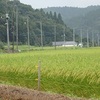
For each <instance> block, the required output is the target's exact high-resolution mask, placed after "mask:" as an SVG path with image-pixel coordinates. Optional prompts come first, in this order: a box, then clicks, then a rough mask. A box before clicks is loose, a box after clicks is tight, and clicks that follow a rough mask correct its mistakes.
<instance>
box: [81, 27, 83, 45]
mask: <svg viewBox="0 0 100 100" xmlns="http://www.w3.org/2000/svg"><path fill="white" fill-rule="evenodd" d="M82 34H83V33H82V29H81V44H82V45H83V42H82V38H83V36H82Z"/></svg>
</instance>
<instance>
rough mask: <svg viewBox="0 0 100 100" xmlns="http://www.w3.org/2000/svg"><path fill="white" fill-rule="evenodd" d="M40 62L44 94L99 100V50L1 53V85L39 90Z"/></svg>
mask: <svg viewBox="0 0 100 100" xmlns="http://www.w3.org/2000/svg"><path fill="white" fill-rule="evenodd" d="M39 60H41V90H42V91H47V92H52V93H60V94H64V95H72V96H73V95H74V96H78V97H87V98H93V97H94V98H100V48H88V49H62V50H60V49H58V50H52V49H49V50H47V49H46V50H41V51H31V52H24V53H16V54H1V55H0V83H7V84H8V83H9V84H12V85H20V86H23V87H28V88H33V89H37V88H38V87H37V78H38V69H37V66H38V61H39Z"/></svg>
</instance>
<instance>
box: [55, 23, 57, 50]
mask: <svg viewBox="0 0 100 100" xmlns="http://www.w3.org/2000/svg"><path fill="white" fill-rule="evenodd" d="M56 34H57V33H56V25H54V41H55V50H56Z"/></svg>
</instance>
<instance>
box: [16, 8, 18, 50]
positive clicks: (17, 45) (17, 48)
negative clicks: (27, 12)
mask: <svg viewBox="0 0 100 100" xmlns="http://www.w3.org/2000/svg"><path fill="white" fill-rule="evenodd" d="M16 50H17V51H18V7H17V6H16Z"/></svg>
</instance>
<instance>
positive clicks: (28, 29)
mask: <svg viewBox="0 0 100 100" xmlns="http://www.w3.org/2000/svg"><path fill="white" fill-rule="evenodd" d="M27 35H28V41H27V42H28V49H29V50H30V33H29V17H27Z"/></svg>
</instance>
